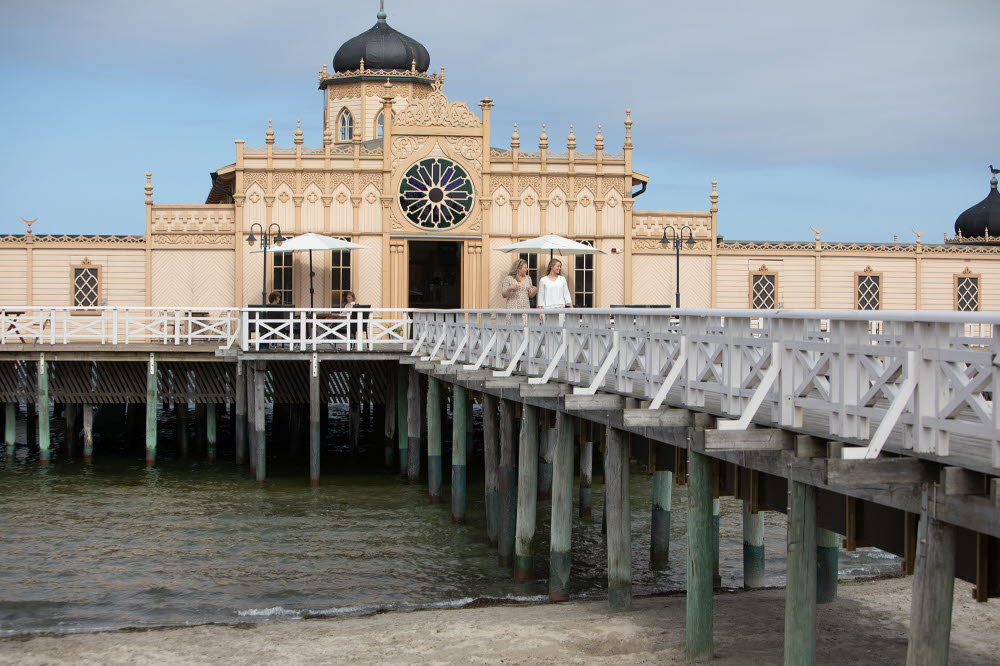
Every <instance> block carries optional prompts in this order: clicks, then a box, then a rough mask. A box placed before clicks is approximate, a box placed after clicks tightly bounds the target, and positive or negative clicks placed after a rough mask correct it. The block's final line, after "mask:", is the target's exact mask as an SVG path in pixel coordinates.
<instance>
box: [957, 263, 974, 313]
mask: <svg viewBox="0 0 1000 666" xmlns="http://www.w3.org/2000/svg"><path fill="white" fill-rule="evenodd" d="M955 309H956V310H958V311H959V312H978V311H979V276H978V275H973V274H972V273H971V272H969V271H968V269H966V272H965V273H963V274H961V275H956V276H955Z"/></svg>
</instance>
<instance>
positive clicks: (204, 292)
mask: <svg viewBox="0 0 1000 666" xmlns="http://www.w3.org/2000/svg"><path fill="white" fill-rule="evenodd" d="M233 275H234V270H233V252H232V251H231V250H159V251H154V252H153V298H152V303H153V305H154V306H155V307H161V306H162V307H192V308H225V307H233V305H234V304H233V286H234V285H233ZM258 278H259V274H258ZM258 285H259V282H258ZM241 305H242V304H241Z"/></svg>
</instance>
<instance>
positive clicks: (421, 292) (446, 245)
mask: <svg viewBox="0 0 1000 666" xmlns="http://www.w3.org/2000/svg"><path fill="white" fill-rule="evenodd" d="M409 285H410V294H409V307H411V308H429V309H451V308H460V307H462V243H461V241H439V240H433V241H431V240H426V241H421V240H416V241H410V268H409Z"/></svg>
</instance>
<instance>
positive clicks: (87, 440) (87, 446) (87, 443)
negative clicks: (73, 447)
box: [81, 403, 94, 462]
mask: <svg viewBox="0 0 1000 666" xmlns="http://www.w3.org/2000/svg"><path fill="white" fill-rule="evenodd" d="M82 416H83V418H82V419H81V421H83V459H84V461H87V462H89V461H90V460H91V459H93V457H94V406H93V405H90V404H87V403H84V405H83V413H82Z"/></svg>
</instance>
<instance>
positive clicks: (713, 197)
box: [708, 178, 719, 213]
mask: <svg viewBox="0 0 1000 666" xmlns="http://www.w3.org/2000/svg"><path fill="white" fill-rule="evenodd" d="M718 184H719V181H717V180H716V179H714V178H713V179H712V194H710V195H709V197H708V199H709V201H711V202H712V207H711V208H709V209H708V210H709V212H711V213H718V212H719V192H718V190H716V189H715V186H716V185H718Z"/></svg>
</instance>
